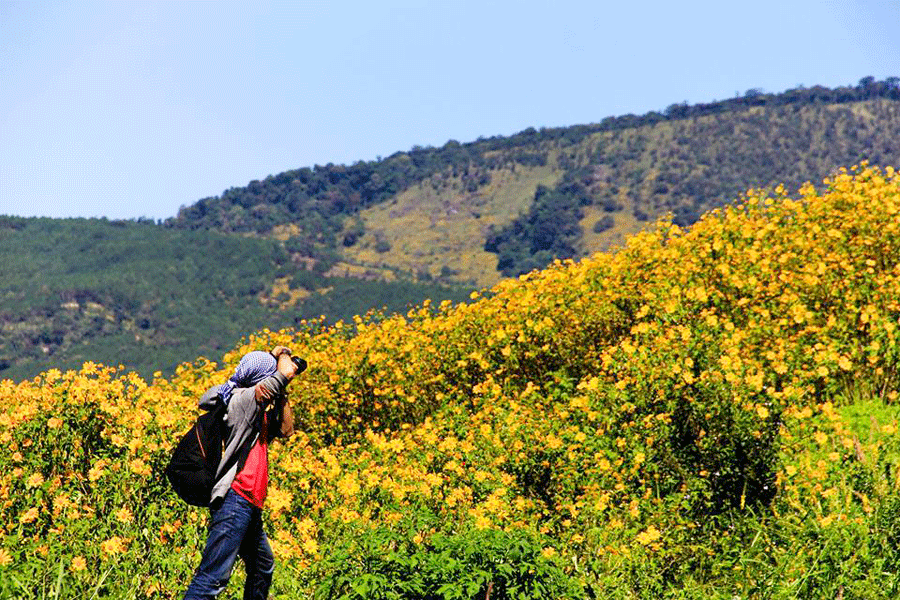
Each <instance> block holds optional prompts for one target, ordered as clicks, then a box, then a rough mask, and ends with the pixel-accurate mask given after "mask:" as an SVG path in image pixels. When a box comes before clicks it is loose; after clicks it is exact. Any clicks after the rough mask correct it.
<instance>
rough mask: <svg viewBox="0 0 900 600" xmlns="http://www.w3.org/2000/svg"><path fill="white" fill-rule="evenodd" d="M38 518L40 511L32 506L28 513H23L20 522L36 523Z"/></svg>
mask: <svg viewBox="0 0 900 600" xmlns="http://www.w3.org/2000/svg"><path fill="white" fill-rule="evenodd" d="M37 518H38V509H37V507H34V506H32V507H31V508H29V509H28V510H27V511H25V513H23V514H22V516H21V517H19V522H21V523H24V524H28V523H34V522H35V521H36V520H37Z"/></svg>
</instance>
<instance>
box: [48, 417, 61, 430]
mask: <svg viewBox="0 0 900 600" xmlns="http://www.w3.org/2000/svg"><path fill="white" fill-rule="evenodd" d="M60 425H62V419H60V418H58V417H50V418H49V419H47V427H49V428H50V429H57V428H58V427H59V426H60Z"/></svg>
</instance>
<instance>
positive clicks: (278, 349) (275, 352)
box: [272, 346, 291, 359]
mask: <svg viewBox="0 0 900 600" xmlns="http://www.w3.org/2000/svg"><path fill="white" fill-rule="evenodd" d="M282 354H287V355H288V356H290V354H291V351H290V350H288V349H287V348H285V347H284V346H275V347H274V348H272V356H274V357H275V358H276V359H277V358H278V357H280V356H281V355H282Z"/></svg>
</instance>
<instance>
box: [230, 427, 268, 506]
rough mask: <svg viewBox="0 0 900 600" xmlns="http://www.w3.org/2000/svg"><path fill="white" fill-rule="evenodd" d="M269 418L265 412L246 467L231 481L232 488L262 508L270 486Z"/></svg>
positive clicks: (245, 464)
mask: <svg viewBox="0 0 900 600" xmlns="http://www.w3.org/2000/svg"><path fill="white" fill-rule="evenodd" d="M268 429H269V428H268V420H267V419H266V414H265V412H263V417H262V427H261V428H260V431H259V437H258V438H256V442H254V443H253V447H252V448H250V454H248V455H247V462H245V463H244V468H243V469H241V472H240V473H238V474H237V476H236V477H235V478H234V481H233V482H232V483H231V489H233V490H234V491H235V492H237V493H238V494H240V495H241V496H243V497H244V498H245V499H246V500H247V501H248V502H250V504H252V505H253V506H255V507H257V508H262V507H263V503H264V502H265V501H266V491H267V490H268V488H269V442H268V438H269V435H268V433H269V431H268Z"/></svg>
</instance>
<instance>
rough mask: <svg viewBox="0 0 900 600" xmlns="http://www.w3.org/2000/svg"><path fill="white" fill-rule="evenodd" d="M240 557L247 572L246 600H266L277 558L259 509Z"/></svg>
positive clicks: (256, 510)
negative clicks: (264, 528) (264, 529)
mask: <svg viewBox="0 0 900 600" xmlns="http://www.w3.org/2000/svg"><path fill="white" fill-rule="evenodd" d="M239 555H240V557H241V558H242V559H243V561H244V565H245V566H246V570H247V582H246V583H245V584H244V600H266V598H268V597H269V587H270V586H271V585H272V574H273V573H274V572H275V556H274V555H273V554H272V547H271V546H270V545H269V539H268V538H267V537H266V532H265V531H263V524H262V511H261V510H260V509H258V508H254V510H253V518H252V520H251V524H250V527H249V528H248V530H247V535H246V536H244V541H243V543H242V544H241V548H240V551H239Z"/></svg>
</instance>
